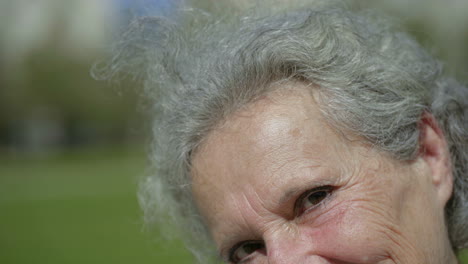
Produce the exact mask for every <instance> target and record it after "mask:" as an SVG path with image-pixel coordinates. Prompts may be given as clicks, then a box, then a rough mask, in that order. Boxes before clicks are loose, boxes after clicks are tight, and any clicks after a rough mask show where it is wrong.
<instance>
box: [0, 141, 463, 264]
mask: <svg viewBox="0 0 468 264" xmlns="http://www.w3.org/2000/svg"><path fill="white" fill-rule="evenodd" d="M144 167H145V157H144V154H143V153H142V152H141V151H135V150H123V149H113V150H112V149H108V150H95V149H92V150H87V151H80V152H75V153H68V154H66V155H61V156H57V157H54V158H47V159H37V158H36V159H31V158H29V159H26V158H23V159H19V158H16V159H13V158H6V157H0V212H1V213H0V215H1V217H0V263H5V264H23V263H24V264H26V263H27V264H30V263H37V264H40V263H47V264H55V263H57V264H58V263H60V264H63V263H67V264H73V263H80V264H82V263H113V264H118V263H126V264H128V263H139V264H145V263H191V262H192V261H191V258H190V256H189V254H188V253H187V252H186V251H185V250H183V249H182V246H181V245H180V244H179V243H173V244H169V245H167V244H166V243H162V242H161V241H159V242H158V241H154V239H151V238H150V237H149V236H148V235H147V234H144V232H143V231H142V224H141V221H140V211H139V208H138V205H137V201H136V194H135V191H136V185H137V181H138V176H140V175H143V172H144ZM461 259H462V262H463V263H465V264H468V252H466V251H465V252H464V253H463V254H462V256H461Z"/></svg>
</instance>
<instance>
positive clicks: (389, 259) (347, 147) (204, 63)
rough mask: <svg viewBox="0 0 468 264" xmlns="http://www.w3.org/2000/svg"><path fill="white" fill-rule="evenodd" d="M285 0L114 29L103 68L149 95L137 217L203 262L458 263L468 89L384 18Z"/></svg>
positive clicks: (465, 240)
mask: <svg viewBox="0 0 468 264" xmlns="http://www.w3.org/2000/svg"><path fill="white" fill-rule="evenodd" d="M283 2H287V1H283ZM291 5H292V4H288V6H284V5H281V4H280V3H275V4H271V5H269V6H268V5H265V6H262V7H261V8H257V9H255V11H252V10H250V11H249V10H245V9H244V11H242V12H241V13H235V14H234V15H232V16H227V15H225V16H224V17H222V18H216V17H215V16H214V15H212V14H207V13H206V12H203V11H197V10H193V9H192V10H187V9H185V10H182V11H181V12H180V14H178V16H177V19H176V21H177V22H173V21H172V22H171V21H170V20H168V19H161V18H144V19H141V20H139V21H137V22H136V23H135V24H134V25H133V27H132V29H131V30H130V31H128V32H127V33H126V35H125V37H124V38H123V40H122V41H121V42H120V45H119V47H118V50H117V51H118V52H117V55H116V56H115V57H114V60H113V61H112V62H111V64H110V65H111V66H112V67H111V68H109V70H110V72H107V73H111V74H114V73H116V72H128V71H131V72H132V74H136V75H138V76H136V77H142V79H143V84H144V87H145V90H146V91H147V93H146V95H147V97H146V98H151V99H150V105H151V107H152V108H151V111H152V115H153V116H155V120H154V130H153V131H154V136H155V143H154V147H153V148H152V149H153V151H152V154H151V158H152V159H153V161H154V164H155V170H156V172H155V173H154V175H150V176H149V177H147V179H146V180H145V181H144V182H143V183H142V190H141V202H142V205H143V207H144V209H145V211H146V220H148V221H149V222H158V221H160V220H162V221H165V222H170V223H172V224H176V226H177V227H178V230H179V231H180V234H182V235H184V237H185V238H184V239H185V241H187V245H188V246H189V248H190V249H191V250H192V252H194V254H195V255H196V256H197V258H198V260H199V261H200V262H202V263H208V262H211V261H215V262H216V261H217V259H219V258H221V259H222V260H224V261H225V262H227V263H295V264H297V263H335V264H338V263H406V264H414V263H425V264H427V263H438V264H446V263H457V259H456V255H455V254H456V252H457V250H459V249H462V248H466V247H467V246H468V190H467V189H468V175H467V173H468V172H467V161H468V148H467V144H468V107H467V104H468V89H467V88H466V87H464V86H462V85H461V84H459V83H458V82H457V81H455V80H454V79H451V78H448V77H446V76H444V75H443V74H442V72H441V64H440V63H439V62H438V61H437V60H435V59H433V58H432V57H431V56H430V55H429V54H428V53H426V52H425V51H424V50H423V49H422V48H421V46H419V45H418V44H417V43H416V42H415V41H414V40H413V39H412V38H411V37H410V36H409V35H407V34H405V33H403V32H400V31H398V30H397V29H396V28H395V27H394V26H393V25H392V24H391V23H390V22H389V21H388V20H387V19H385V18H382V16H381V15H376V14H375V13H373V12H370V11H350V10H348V9H347V8H346V7H345V6H343V5H336V4H335V5H331V4H320V3H315V4H310V5H300V4H296V5H294V6H291ZM167 220H168V221H167ZM159 224H160V223H159Z"/></svg>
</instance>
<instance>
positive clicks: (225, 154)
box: [192, 89, 456, 264]
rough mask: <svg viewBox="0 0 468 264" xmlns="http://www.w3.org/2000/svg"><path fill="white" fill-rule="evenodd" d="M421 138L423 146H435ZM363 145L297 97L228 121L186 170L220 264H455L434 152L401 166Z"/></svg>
mask: <svg viewBox="0 0 468 264" xmlns="http://www.w3.org/2000/svg"><path fill="white" fill-rule="evenodd" d="M425 129H426V130H427V131H426V132H425V133H424V135H425V136H428V137H430V138H429V139H430V140H431V139H433V140H437V139H440V137H438V134H437V133H436V132H437V131H436V129H432V128H431V127H430V126H427V127H426V128H425ZM442 141H443V140H442ZM362 142H363V141H362V140H359V139H358V138H355V137H352V136H351V135H346V139H345V137H344V135H341V134H339V133H337V132H336V131H335V130H333V129H332V128H331V127H329V126H328V125H327V124H326V122H325V121H324V120H322V115H321V113H320V110H319V108H318V106H317V103H316V101H315V100H314V99H313V97H312V96H311V95H310V94H309V93H308V92H306V91H305V89H295V90H283V91H282V92H275V93H273V94H270V95H269V96H267V97H265V98H262V99H261V100H259V101H257V102H255V103H254V104H252V105H251V106H249V107H248V108H246V109H243V110H241V111H239V112H237V113H236V114H235V115H233V116H231V117H230V119H228V120H227V121H226V122H225V123H224V124H222V125H221V126H219V127H218V128H217V129H216V130H215V131H213V132H212V133H211V134H210V135H209V136H208V137H207V138H206V141H204V142H203V144H202V146H201V148H200V149H199V150H198V152H197V153H196V154H195V156H194V159H193V171H192V176H193V192H194V195H195V199H196V202H197V205H198V207H199V209H200V211H201V213H202V215H203V216H204V217H205V219H206V223H207V225H208V227H209V228H210V231H211V235H212V237H213V239H214V241H215V243H216V245H217V247H218V249H219V253H220V255H221V256H222V258H223V259H225V260H226V261H227V262H230V263H282V264H288V263H294V264H299V263H301V264H307V263H335V264H339V263H408V264H415V263H425V264H427V263H441V264H442V263H444V264H445V263H452V262H454V261H456V260H455V258H454V255H453V252H452V251H451V249H450V243H449V241H448V235H447V231H446V228H445V224H444V206H445V203H446V201H447V200H448V199H449V197H450V195H451V186H448V187H447V186H445V185H447V184H449V185H450V184H451V181H443V180H439V178H437V177H436V176H437V175H438V174H443V173H446V174H447V173H450V171H449V170H448V169H447V170H446V171H444V170H443V168H442V167H443V166H442V165H441V166H439V165H438V164H439V163H437V162H438V159H439V158H440V157H439V156H437V155H436V154H437V153H434V155H431V154H424V155H420V156H418V158H416V159H415V160H412V161H408V162H402V161H397V160H395V159H393V158H391V157H389V156H388V155H386V154H384V153H382V152H379V151H378V150H376V149H373V148H372V147H371V146H370V145H365V144H363V143H362ZM430 152H432V150H429V151H428V153H430ZM428 155H429V156H428ZM446 163H447V162H446ZM436 174H437V175H436ZM440 179H444V178H440ZM447 182H448V183H447Z"/></svg>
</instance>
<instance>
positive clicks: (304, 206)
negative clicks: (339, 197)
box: [294, 186, 333, 216]
mask: <svg viewBox="0 0 468 264" xmlns="http://www.w3.org/2000/svg"><path fill="white" fill-rule="evenodd" d="M332 191H333V187H332V186H321V187H317V188H314V189H312V190H309V191H307V192H305V193H303V194H302V195H301V196H300V197H299V199H297V201H296V204H295V205H294V213H295V215H296V216H298V215H301V214H302V213H304V212H305V211H307V210H309V209H311V208H315V207H317V206H318V205H320V204H321V203H322V201H323V200H325V199H326V198H327V197H328V196H330V194H331V192H332Z"/></svg>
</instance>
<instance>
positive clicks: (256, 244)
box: [229, 241, 265, 263]
mask: <svg viewBox="0 0 468 264" xmlns="http://www.w3.org/2000/svg"><path fill="white" fill-rule="evenodd" d="M263 248H265V245H264V244H263V242H262V241H245V242H241V243H239V244H237V245H236V246H234V247H233V248H232V249H231V252H230V254H229V262H230V263H243V262H244V261H247V260H248V259H249V258H250V257H251V256H252V254H253V253H255V252H256V251H258V250H261V249H263Z"/></svg>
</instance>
